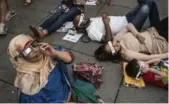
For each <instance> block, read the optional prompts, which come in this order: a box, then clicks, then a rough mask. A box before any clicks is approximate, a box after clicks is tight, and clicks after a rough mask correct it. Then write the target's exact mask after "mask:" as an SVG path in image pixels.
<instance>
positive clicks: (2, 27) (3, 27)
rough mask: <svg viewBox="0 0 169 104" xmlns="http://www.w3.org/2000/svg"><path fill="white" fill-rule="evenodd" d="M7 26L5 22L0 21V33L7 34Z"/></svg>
mask: <svg viewBox="0 0 169 104" xmlns="http://www.w3.org/2000/svg"><path fill="white" fill-rule="evenodd" d="M7 30H8V29H7V27H6V25H5V24H3V23H0V35H6V34H7Z"/></svg>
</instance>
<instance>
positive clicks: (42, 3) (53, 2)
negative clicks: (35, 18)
mask: <svg viewBox="0 0 169 104" xmlns="http://www.w3.org/2000/svg"><path fill="white" fill-rule="evenodd" d="M32 1H33V3H32V4H31V5H30V6H25V5H24V0H8V3H9V5H10V8H14V6H17V7H20V8H24V9H25V10H26V9H31V8H32V9H36V11H41V12H42V11H43V12H49V11H50V10H51V9H53V8H55V7H57V6H58V5H60V1H61V0H32Z"/></svg>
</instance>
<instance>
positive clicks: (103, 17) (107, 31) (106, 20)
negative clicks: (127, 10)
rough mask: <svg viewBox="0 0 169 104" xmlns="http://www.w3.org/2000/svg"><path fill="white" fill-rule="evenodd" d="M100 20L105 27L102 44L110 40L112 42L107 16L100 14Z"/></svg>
mask: <svg viewBox="0 0 169 104" xmlns="http://www.w3.org/2000/svg"><path fill="white" fill-rule="evenodd" d="M102 20H103V23H104V27H105V30H106V34H105V35H104V36H103V37H102V42H108V41H110V40H112V38H113V37H112V32H111V29H110V25H109V23H110V18H109V17H108V16H107V14H106V13H103V14H102Z"/></svg>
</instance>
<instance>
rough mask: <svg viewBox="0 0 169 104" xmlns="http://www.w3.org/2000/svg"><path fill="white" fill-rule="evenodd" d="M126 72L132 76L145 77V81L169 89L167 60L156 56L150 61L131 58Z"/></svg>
mask: <svg viewBox="0 0 169 104" xmlns="http://www.w3.org/2000/svg"><path fill="white" fill-rule="evenodd" d="M126 73H127V75H128V76H130V77H132V78H136V79H137V80H139V78H140V77H142V78H143V80H144V81H145V83H147V84H153V85H157V86H159V87H163V88H167V89H168V67H167V66H165V61H162V60H161V59H160V58H154V59H151V60H148V61H139V60H136V59H133V60H131V61H130V62H129V63H128V65H127V66H126Z"/></svg>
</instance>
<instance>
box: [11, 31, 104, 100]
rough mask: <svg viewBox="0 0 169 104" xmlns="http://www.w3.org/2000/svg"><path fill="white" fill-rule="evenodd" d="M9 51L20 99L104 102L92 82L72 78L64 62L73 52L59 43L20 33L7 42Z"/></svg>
mask: <svg viewBox="0 0 169 104" xmlns="http://www.w3.org/2000/svg"><path fill="white" fill-rule="evenodd" d="M8 54H9V58H10V61H11V63H12V65H13V67H14V68H15V69H16V72H17V74H16V77H15V82H14V85H15V87H16V88H18V89H19V91H20V95H19V103H66V102H76V103H99V102H103V101H102V100H101V99H100V97H99V96H98V95H97V96H96V95H95V93H94V91H95V88H94V85H92V84H90V83H87V82H84V81H82V80H79V79H76V80H73V79H71V76H70V75H71V74H70V73H68V72H70V71H68V69H67V67H66V64H69V63H71V62H72V60H73V54H72V53H71V52H68V51H66V50H64V49H63V48H62V47H55V48H53V47H52V46H50V45H49V44H48V43H42V42H38V41H36V40H34V39H33V38H31V37H30V36H28V35H24V34H21V35H17V36H16V37H14V38H13V39H12V40H11V42H10V43H9V47H8ZM70 70H71V69H70ZM72 77H73V76H72Z"/></svg>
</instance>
